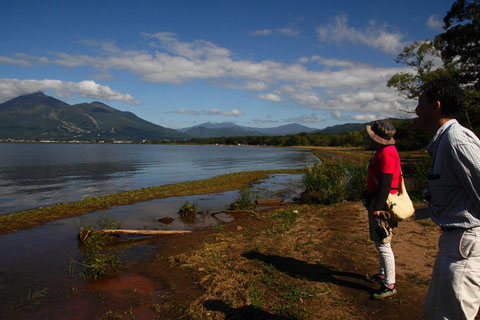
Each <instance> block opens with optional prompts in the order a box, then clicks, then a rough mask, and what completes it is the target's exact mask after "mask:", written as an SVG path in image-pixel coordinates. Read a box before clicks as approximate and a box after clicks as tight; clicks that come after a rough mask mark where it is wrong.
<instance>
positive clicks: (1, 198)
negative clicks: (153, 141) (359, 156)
mask: <svg viewBox="0 0 480 320" xmlns="http://www.w3.org/2000/svg"><path fill="white" fill-rule="evenodd" d="M0 157H1V158H0V160H1V161H0V208H1V209H0V214H2V213H3V214H5V213H8V212H13V211H19V210H22V209H27V208H32V207H37V206H43V205H48V204H52V203H56V202H68V201H73V200H79V199H82V198H84V197H87V196H93V195H102V194H108V193H112V192H120V191H126V190H131V189H138V188H142V187H149V186H157V185H162V184H167V183H176V182H184V181H190V180H198V179H205V178H209V177H213V176H217V175H220V174H224V173H230V172H237V171H248V170H265V169H288V168H304V167H306V166H311V165H312V164H313V162H315V161H316V160H317V158H316V157H315V156H313V155H312V153H310V152H309V151H303V150H299V149H293V148H263V147H241V146H235V147H229V146H183V145H179V146H176V145H168V146H165V145H77V144H75V145H69V144H0ZM301 180H302V175H301V174H275V175H272V176H270V177H269V178H267V179H265V180H262V181H261V182H260V183H259V184H255V185H254V186H253V193H254V194H255V196H256V197H257V198H262V199H265V198H271V197H275V198H281V199H283V200H287V201H288V200H291V199H292V198H295V197H298V196H299V195H300V193H301V191H302V188H303V186H302V183H301ZM237 196H238V191H227V192H221V193H216V194H206V195H195V196H185V197H172V198H166V199H157V200H152V201H146V202H140V203H136V204H132V205H127V206H118V207H112V208H109V209H107V210H100V211H95V212H92V213H89V214H86V215H84V216H82V217H76V218H69V219H62V220H58V221H54V222H51V223H48V224H46V225H43V226H40V227H37V228H32V229H28V230H22V231H19V232H16V233H12V234H6V235H0V252H2V257H1V258H0V318H2V308H10V307H11V306H18V307H22V305H23V304H24V303H25V297H28V296H29V295H31V293H32V292H43V291H42V290H47V292H48V297H51V298H52V299H57V300H61V301H64V300H65V303H68V301H67V300H66V299H67V296H66V295H65V293H66V292H68V291H69V290H71V287H72V283H75V281H76V280H75V278H76V277H75V276H74V277H72V276H71V275H70V274H69V273H68V272H67V270H68V268H69V263H70V259H76V260H78V259H81V258H82V252H81V250H79V246H78V240H77V235H78V228H79V225H82V224H83V223H84V222H85V221H87V222H91V221H95V220H96V219H98V218H99V217H102V216H108V217H112V218H114V219H115V221H117V222H119V223H120V224H121V227H122V228H125V229H159V230H164V229H181V230H194V229H198V228H205V227H210V226H213V225H216V224H218V223H219V222H218V221H217V220H216V219H215V218H213V217H212V216H211V215H210V214H208V213H207V212H216V211H221V210H225V208H226V207H227V206H228V204H230V203H231V202H232V201H233V200H234V199H235V198H236V197H237ZM185 201H189V202H190V203H194V204H195V205H196V207H197V208H198V210H200V211H204V212H206V213H204V214H198V215H196V216H195V219H194V220H190V221H184V220H182V218H181V217H179V215H178V214H177V212H178V209H179V208H180V207H181V206H182V204H183V203H185ZM165 217H170V218H172V220H173V221H172V222H171V223H169V224H166V223H162V222H160V221H159V220H158V219H160V218H165ZM224 218H225V217H224ZM226 218H227V220H228V217H226ZM154 250H155V247H154V246H151V244H150V243H149V242H148V241H147V242H142V243H139V244H136V245H135V246H133V247H131V248H129V249H128V250H126V251H125V254H126V255H129V256H133V257H134V260H136V261H138V260H141V259H143V258H149V255H151V254H155V251H154Z"/></svg>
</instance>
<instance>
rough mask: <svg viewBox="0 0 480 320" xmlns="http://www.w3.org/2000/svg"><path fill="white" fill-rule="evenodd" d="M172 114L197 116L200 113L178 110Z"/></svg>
mask: <svg viewBox="0 0 480 320" xmlns="http://www.w3.org/2000/svg"><path fill="white" fill-rule="evenodd" d="M174 113H176V114H193V115H198V114H200V112H198V111H195V110H188V109H183V108H182V109H180V110H177V111H175V112H174Z"/></svg>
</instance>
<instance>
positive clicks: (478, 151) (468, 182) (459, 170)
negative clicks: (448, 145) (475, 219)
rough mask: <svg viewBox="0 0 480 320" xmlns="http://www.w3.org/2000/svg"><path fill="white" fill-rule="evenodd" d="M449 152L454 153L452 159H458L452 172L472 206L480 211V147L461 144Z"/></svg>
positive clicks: (473, 144)
mask: <svg viewBox="0 0 480 320" xmlns="http://www.w3.org/2000/svg"><path fill="white" fill-rule="evenodd" d="M451 151H452V152H453V153H455V157H454V159H458V163H456V164H455V165H454V170H453V172H454V174H455V177H456V178H457V179H458V181H460V183H461V184H462V185H463V187H464V189H465V192H466V193H467V195H468V196H469V198H470V199H471V201H472V203H473V204H474V206H475V207H476V208H478V209H479V210H480V146H479V145H478V144H475V143H472V144H461V145H457V146H456V147H455V148H453V149H452V150H451ZM479 218H480V217H479Z"/></svg>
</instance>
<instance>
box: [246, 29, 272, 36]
mask: <svg viewBox="0 0 480 320" xmlns="http://www.w3.org/2000/svg"><path fill="white" fill-rule="evenodd" d="M272 33H273V31H272V30H270V29H262V30H255V31H253V32H251V33H250V34H251V35H253V36H268V35H271V34H272Z"/></svg>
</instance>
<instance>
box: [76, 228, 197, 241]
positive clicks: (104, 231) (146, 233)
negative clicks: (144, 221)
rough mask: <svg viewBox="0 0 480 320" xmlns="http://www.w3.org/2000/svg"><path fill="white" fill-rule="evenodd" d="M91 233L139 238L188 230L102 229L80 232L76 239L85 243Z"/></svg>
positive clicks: (186, 231) (181, 232) (180, 232)
mask: <svg viewBox="0 0 480 320" xmlns="http://www.w3.org/2000/svg"><path fill="white" fill-rule="evenodd" d="M93 232H97V233H101V234H125V235H141V236H160V235H166V234H183V233H190V232H191V231H188V230H126V229H102V230H91V229H88V230H80V234H79V235H78V238H79V239H80V241H85V240H86V239H87V238H88V236H89V235H90V234H92V233H93Z"/></svg>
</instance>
